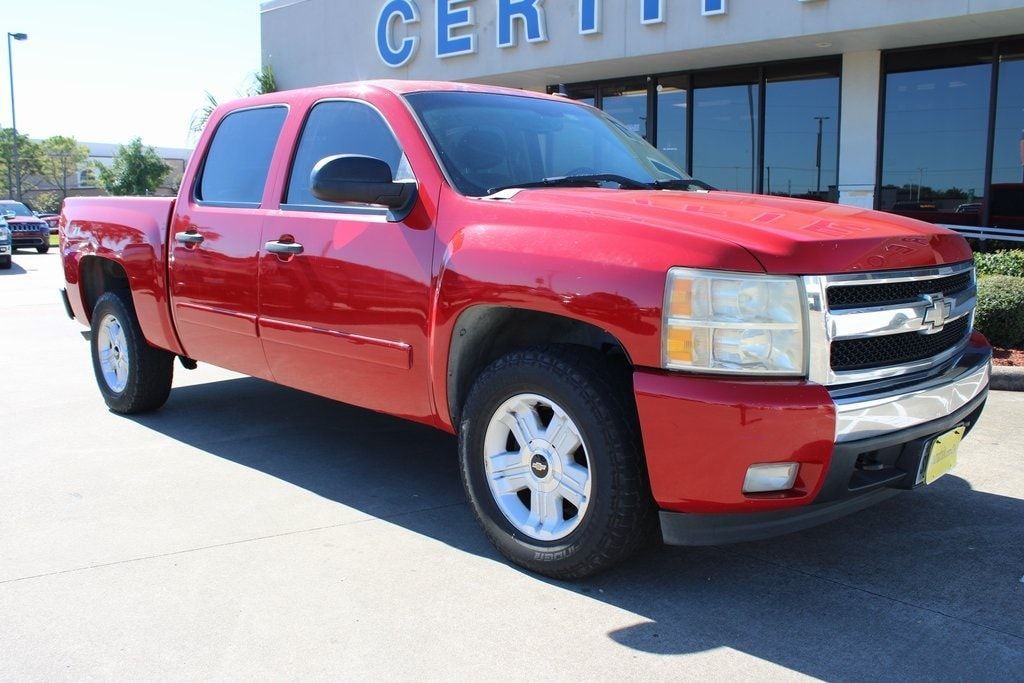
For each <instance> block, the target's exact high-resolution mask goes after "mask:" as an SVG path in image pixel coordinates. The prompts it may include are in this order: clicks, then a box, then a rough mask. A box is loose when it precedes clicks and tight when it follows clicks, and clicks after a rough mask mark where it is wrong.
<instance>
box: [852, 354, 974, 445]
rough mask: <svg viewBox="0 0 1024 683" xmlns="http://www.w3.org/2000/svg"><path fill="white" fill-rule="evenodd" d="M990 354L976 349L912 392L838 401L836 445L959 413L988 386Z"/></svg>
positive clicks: (883, 393)
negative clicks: (958, 411)
mask: <svg viewBox="0 0 1024 683" xmlns="http://www.w3.org/2000/svg"><path fill="white" fill-rule="evenodd" d="M991 357H992V354H991V351H990V350H988V349H987V348H985V349H979V348H978V347H974V348H972V349H971V350H969V351H968V352H967V353H965V354H964V355H963V356H962V357H961V358H960V360H959V361H958V362H957V363H956V364H954V365H952V366H951V367H950V368H949V369H948V370H947V371H946V372H945V373H943V374H941V375H939V376H938V377H935V378H933V379H932V380H930V381H927V382H925V383H922V384H919V385H915V386H914V387H913V389H912V390H910V391H907V390H894V391H888V392H880V393H874V394H862V395H859V396H850V397H846V398H840V399H837V400H835V405H836V443H841V442H845V441H856V440H859V439H867V438H871V437H873V436H878V435H880V434H887V433H889V432H893V431H897V430H901V429H907V428H909V427H914V426H916V425H919V424H924V423H926V422H931V421H932V420H937V419H939V418H942V417H945V416H946V415H949V414H951V413H954V412H956V411H957V410H959V409H960V408H962V407H963V406H965V405H967V404H968V403H970V402H971V401H972V400H974V399H975V398H976V397H977V396H978V395H979V394H981V393H982V391H984V390H985V389H986V388H987V387H988V384H989V375H990V372H991Z"/></svg>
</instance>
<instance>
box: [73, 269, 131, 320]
mask: <svg viewBox="0 0 1024 683" xmlns="http://www.w3.org/2000/svg"><path fill="white" fill-rule="evenodd" d="M79 278H80V282H81V286H82V303H83V305H84V306H85V313H86V315H87V316H89V318H90V319H91V318H92V311H93V308H95V307H96V302H97V301H98V300H99V298H100V297H101V296H103V295H104V294H105V293H107V292H114V291H125V292H130V291H131V285H130V284H129V283H128V274H127V273H126V272H125V270H124V268H122V267H121V264H119V263H117V262H115V261H111V260H110V259H105V258H100V257H98V256H88V257H86V258H83V259H82V262H81V265H80V266H79Z"/></svg>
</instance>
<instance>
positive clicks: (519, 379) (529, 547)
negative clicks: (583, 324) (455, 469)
mask: <svg viewBox="0 0 1024 683" xmlns="http://www.w3.org/2000/svg"><path fill="white" fill-rule="evenodd" d="M616 375H617V373H616V372H615V369H614V368H613V367H612V366H611V365H610V364H609V363H608V362H607V361H606V359H605V358H604V356H603V355H602V354H600V353H598V352H596V351H594V352H591V350H590V349H584V348H572V347H551V348H547V349H539V350H523V351H517V352H513V353H510V354H509V355H507V356H505V357H503V358H501V359H499V360H498V361H496V362H495V363H494V364H492V365H491V366H490V367H489V368H487V369H486V370H485V371H484V372H483V373H482V374H481V375H480V377H479V379H478V380H477V381H476V383H475V384H474V386H473V388H472V390H471V391H470V394H469V397H468V398H467V399H466V405H465V410H464V411H463V416H462V420H461V425H460V433H459V437H460V438H459V455H460V464H461V470H462V480H463V485H464V486H465V489H466V494H467V497H468V498H469V501H470V504H471V506H472V508H473V511H474V512H475V514H476V517H477V519H478V521H479V522H480V525H481V526H482V527H483V529H484V532H485V533H486V534H487V536H488V537H489V538H490V539H491V541H492V542H493V543H494V545H495V546H496V547H497V548H498V550H499V551H501V552H502V554H504V555H505V556H506V557H508V558H509V559H510V560H512V561H513V562H515V563H516V564H518V565H520V566H523V567H525V568H527V569H530V570H532V571H536V572H538V573H540V574H544V575H547V576H550V577H553V578H557V579H575V578H582V577H586V576H590V575H592V574H596V573H597V572H600V571H603V570H604V569H607V568H608V567H610V566H612V565H613V564H615V563H617V562H619V561H620V560H622V559H624V558H626V557H627V556H629V555H630V554H632V553H633V552H634V551H635V550H636V549H637V547H638V546H639V545H640V544H641V543H642V542H643V541H644V540H645V539H646V538H647V537H648V532H649V531H650V529H651V525H652V524H653V522H654V519H653V503H652V500H651V496H650V492H649V489H648V485H647V478H646V473H645V471H644V466H643V455H642V448H641V445H640V439H639V434H638V429H637V420H636V410H635V407H634V405H633V402H632V397H631V396H630V395H629V392H628V391H626V389H625V387H624V386H623V383H622V382H619V381H616V379H615V378H616Z"/></svg>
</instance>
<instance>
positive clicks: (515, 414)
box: [501, 402, 543, 448]
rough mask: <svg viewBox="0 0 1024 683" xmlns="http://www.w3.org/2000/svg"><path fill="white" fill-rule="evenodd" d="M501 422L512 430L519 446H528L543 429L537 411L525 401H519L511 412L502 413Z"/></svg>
mask: <svg viewBox="0 0 1024 683" xmlns="http://www.w3.org/2000/svg"><path fill="white" fill-rule="evenodd" d="M501 422H502V423H503V424H504V425H505V426H506V427H508V428H509V429H510V430H511V431H512V436H514V437H515V439H516V441H517V442H518V443H519V446H520V447H521V448H526V447H527V446H529V445H530V442H531V441H533V440H534V439H536V438H537V437H538V436H539V435H540V433H541V432H542V431H543V430H542V427H541V425H540V417H539V416H538V415H537V411H536V410H534V408H533V406H531V405H530V404H528V403H526V402H520V403H519V404H517V405H516V406H515V408H514V409H513V411H512V412H509V413H505V414H504V415H502V416H501Z"/></svg>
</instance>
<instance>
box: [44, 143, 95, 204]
mask: <svg viewBox="0 0 1024 683" xmlns="http://www.w3.org/2000/svg"><path fill="white" fill-rule="evenodd" d="M39 151H40V154H41V158H40V162H41V168H40V172H39V175H41V176H42V177H43V179H44V180H46V182H48V183H50V184H51V185H53V186H54V187H55V188H57V192H58V193H60V198H61V199H65V198H66V197H67V196H68V187H69V186H70V184H71V181H70V179H71V178H73V177H74V176H76V175H77V174H78V171H79V170H81V168H82V165H83V164H84V163H85V161H86V160H87V159H88V158H89V148H88V147H86V146H85V145H83V144H81V143H79V142H78V140H76V139H74V138H70V137H65V136H63V135H55V136H53V137H52V138H46V139H45V140H43V141H42V142H40V143H39Z"/></svg>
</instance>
